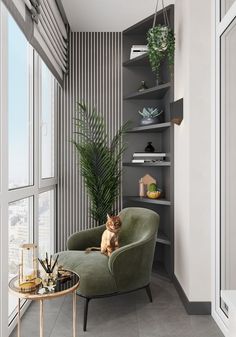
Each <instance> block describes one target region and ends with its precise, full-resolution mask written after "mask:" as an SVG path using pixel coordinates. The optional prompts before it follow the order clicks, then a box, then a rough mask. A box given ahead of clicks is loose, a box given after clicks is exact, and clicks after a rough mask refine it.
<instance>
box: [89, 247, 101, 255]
mask: <svg viewBox="0 0 236 337" xmlns="http://www.w3.org/2000/svg"><path fill="white" fill-rule="evenodd" d="M93 250H101V248H100V247H88V248H86V249H85V254H89V253H91V252H92V251H93Z"/></svg>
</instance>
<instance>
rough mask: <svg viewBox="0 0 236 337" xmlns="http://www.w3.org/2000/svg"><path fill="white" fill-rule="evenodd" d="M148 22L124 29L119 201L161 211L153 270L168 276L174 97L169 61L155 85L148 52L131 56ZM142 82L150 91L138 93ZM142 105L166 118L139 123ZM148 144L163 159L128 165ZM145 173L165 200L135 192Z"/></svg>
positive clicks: (170, 274) (144, 38)
mask: <svg viewBox="0 0 236 337" xmlns="http://www.w3.org/2000/svg"><path fill="white" fill-rule="evenodd" d="M166 8H167V13H168V17H169V23H170V27H171V28H172V29H174V5H170V6H167V7H166ZM152 24H153V15H151V16H150V17H148V18H146V19H144V20H142V21H141V22H138V23H137V24H135V25H134V26H132V27H130V28H128V29H126V30H125V31H124V32H123V60H124V63H123V119H124V120H131V121H132V122H133V125H134V127H133V128H132V129H131V130H129V132H128V134H127V135H126V136H125V142H126V144H127V146H128V148H127V151H126V152H125V153H124V155H123V176H122V191H123V205H124V207H143V208H147V209H151V210H153V211H154V212H156V213H158V214H159V216H160V225H159V232H158V235H157V239H156V248H155V252H154V261H153V272H156V273H157V274H158V275H159V276H161V277H162V278H164V279H166V280H167V279H169V280H171V279H172V277H173V275H174V126H173V124H172V123H170V120H171V113H170V111H171V109H170V103H171V102H173V101H174V79H173V76H170V73H169V70H168V64H167V59H165V60H164V61H163V62H162V64H161V68H160V76H161V79H162V82H163V83H164V84H161V85H158V86H156V75H155V74H154V73H153V72H152V70H151V66H150V64H149V60H148V55H147V54H143V55H141V56H139V57H136V58H135V59H132V60H129V57H130V50H131V48H132V46H133V45H146V44H147V32H148V29H149V28H151V27H152ZM156 24H164V22H163V12H162V11H160V12H158V13H157V21H156ZM141 81H145V83H146V85H147V86H148V89H146V90H144V91H141V92H138V91H137V88H139V87H140V84H141ZM144 107H145V108H147V107H153V108H154V107H158V108H160V109H161V110H163V111H164V113H163V121H165V122H163V123H158V124H152V125H145V126H142V125H139V124H140V119H141V117H140V115H139V113H138V112H139V111H141V110H142V109H143V108H144ZM148 142H152V144H153V146H154V148H155V149H156V151H158V152H164V153H166V155H167V157H166V161H163V162H158V163H132V162H131V158H132V157H133V154H134V153H135V152H142V151H144V149H145V147H146V144H147V143H148ZM145 174H150V175H151V176H152V177H153V178H154V179H156V181H157V187H158V188H160V189H162V190H163V193H164V194H163V195H164V196H165V198H160V199H149V198H147V197H146V198H145V197H144V198H140V197H139V196H138V190H139V181H140V178H142V177H143V176H144V175H145Z"/></svg>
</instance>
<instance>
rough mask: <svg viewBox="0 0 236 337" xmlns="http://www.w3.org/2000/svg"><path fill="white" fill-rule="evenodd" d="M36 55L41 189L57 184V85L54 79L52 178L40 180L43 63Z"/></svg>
mask: <svg viewBox="0 0 236 337" xmlns="http://www.w3.org/2000/svg"><path fill="white" fill-rule="evenodd" d="M35 54H36V58H35V68H36V69H37V71H38V75H37V76H36V77H37V82H36V83H35V90H36V92H37V96H38V103H37V107H35V109H38V113H37V116H38V132H39V135H38V140H39V144H38V146H39V147H38V151H39V157H40V162H39V166H38V168H39V173H38V174H39V175H38V181H39V187H40V188H43V187H48V186H52V185H55V184H56V183H57V165H55V164H56V163H57V111H58V99H57V96H58V83H57V81H56V79H55V78H54V105H53V107H54V118H53V122H54V125H53V126H54V144H53V145H54V176H53V177H48V178H42V160H43V158H42V134H41V120H42V114H41V102H42V92H41V84H42V77H41V75H40V70H41V62H43V61H42V60H40V57H39V55H38V54H37V53H36V52H35Z"/></svg>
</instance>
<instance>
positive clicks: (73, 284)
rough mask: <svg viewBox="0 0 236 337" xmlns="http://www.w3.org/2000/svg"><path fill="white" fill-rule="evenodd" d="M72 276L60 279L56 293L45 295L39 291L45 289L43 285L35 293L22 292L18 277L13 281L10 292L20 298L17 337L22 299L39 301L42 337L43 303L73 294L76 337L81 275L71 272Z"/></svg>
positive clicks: (74, 331)
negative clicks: (78, 292) (77, 303)
mask: <svg viewBox="0 0 236 337" xmlns="http://www.w3.org/2000/svg"><path fill="white" fill-rule="evenodd" d="M69 272H70V274H71V276H70V277H69V278H62V277H61V278H58V280H57V284H56V286H55V288H54V291H50V292H49V291H48V292H46V293H44V294H42V293H39V290H40V289H42V288H43V286H42V285H40V286H38V287H37V289H36V290H35V291H32V292H28V293H26V292H22V291H21V290H20V289H19V288H18V287H17V286H16V284H17V280H18V276H16V277H14V278H13V279H11V281H10V282H9V290H10V291H11V293H13V295H15V296H17V297H18V327H17V333H18V334H17V336H18V337H20V335H21V333H20V318H21V317H20V301H21V299H26V300H33V301H39V303H40V325H39V329H40V337H43V336H44V318H43V301H44V300H52V299H54V298H56V297H61V296H64V295H67V294H70V293H72V294H73V337H76V290H77V288H78V287H79V275H77V274H76V273H74V272H72V271H69Z"/></svg>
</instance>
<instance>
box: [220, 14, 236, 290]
mask: <svg viewBox="0 0 236 337" xmlns="http://www.w3.org/2000/svg"><path fill="white" fill-rule="evenodd" d="M235 59H236V20H234V21H233V22H232V24H231V25H230V26H229V28H228V29H227V30H226V31H225V32H224V34H223V35H222V37H221V99H220V101H221V290H225V289H227V290H235V289H236V258H235V256H236V244H235V242H236V226H235V206H236V176H235V172H236V147H235V144H236V132H235V125H236V114H235V110H236V95H235V87H236V62H235Z"/></svg>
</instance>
